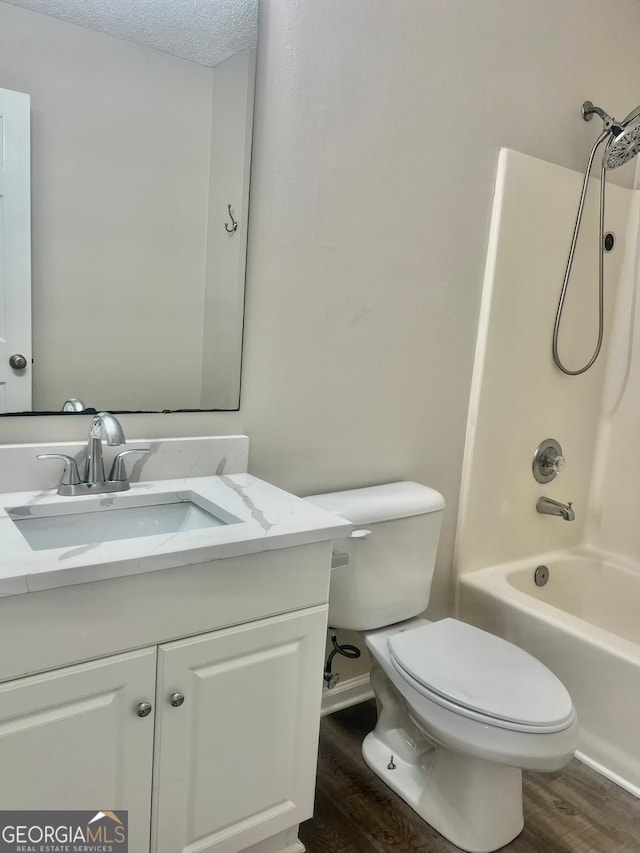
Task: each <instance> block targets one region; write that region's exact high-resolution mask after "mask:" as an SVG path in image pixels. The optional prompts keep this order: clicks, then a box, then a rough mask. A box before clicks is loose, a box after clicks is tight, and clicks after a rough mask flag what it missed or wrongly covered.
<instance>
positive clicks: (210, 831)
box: [0, 605, 327, 853]
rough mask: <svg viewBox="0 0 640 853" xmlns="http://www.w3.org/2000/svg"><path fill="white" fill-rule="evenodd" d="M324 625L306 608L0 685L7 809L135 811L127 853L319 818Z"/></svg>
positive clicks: (322, 614)
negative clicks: (316, 800) (316, 811)
mask: <svg viewBox="0 0 640 853" xmlns="http://www.w3.org/2000/svg"><path fill="white" fill-rule="evenodd" d="M326 623H327V607H326V606H325V605H321V606H315V607H309V608H306V609H304V610H299V611H296V612H293V613H285V614H282V615H277V616H272V617H269V618H266V619H260V620H257V621H254V622H250V623H248V624H242V625H238V626H234V627H231V628H226V629H221V630H218V631H212V632H208V633H206V634H199V635H197V636H194V637H190V638H187V639H183V640H177V641H174V642H169V643H163V644H161V645H159V646H152V647H150V648H146V649H142V650H139V651H134V652H130V653H126V654H120V655H114V656H111V657H107V658H102V659H100V660H95V661H89V662H87V663H83V664H78V665H76V666H70V667H65V668H61V669H57V670H54V671H51V672H47V673H43V674H41V675H35V676H29V677H25V678H19V679H16V680H13V681H7V682H5V683H3V684H0V767H1V768H2V772H1V773H0V809H18V810H31V809H34V810H54V809H71V810H78V809H95V810H103V811H104V810H106V809H109V810H118V809H127V810H128V812H129V849H130V850H131V851H132V853H144V851H151V853H182V851H193V850H198V851H199V853H207V851H211V853H238V851H242V850H245V849H246V848H248V847H252V848H253V846H254V845H256V844H257V843H258V842H261V841H264V840H265V839H268V838H271V837H272V836H275V835H277V834H278V833H281V832H283V831H285V830H287V829H289V828H291V827H292V826H294V825H296V824H298V823H299V822H300V821H301V820H304V819H306V818H307V817H309V816H310V815H311V814H312V812H313V798H314V788H315V767H316V754H317V739H318V721H319V711H320V702H321V689H322V678H321V671H322V669H321V667H322V654H323V650H324V640H325V634H326ZM154 729H155V739H154ZM152 780H153V794H152ZM150 826H151V839H150V829H149V828H150Z"/></svg>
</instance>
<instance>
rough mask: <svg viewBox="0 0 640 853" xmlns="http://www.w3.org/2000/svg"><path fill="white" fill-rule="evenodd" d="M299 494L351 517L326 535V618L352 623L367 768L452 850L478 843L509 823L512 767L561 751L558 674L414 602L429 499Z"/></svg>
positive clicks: (401, 486)
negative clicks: (358, 638)
mask: <svg viewBox="0 0 640 853" xmlns="http://www.w3.org/2000/svg"><path fill="white" fill-rule="evenodd" d="M307 500H309V501H311V502H313V503H314V504H316V505H317V506H320V507H322V508H324V509H327V510H329V511H330V512H334V513H336V514H337V515H340V516H342V517H344V518H346V519H348V520H349V521H351V522H352V524H353V525H354V530H353V532H352V534H351V536H350V537H349V538H348V539H342V540H337V541H335V542H334V550H333V561H332V562H333V564H334V565H335V568H332V571H331V583H330V591H329V625H330V626H331V627H332V628H336V629H340V628H342V629H345V630H352V631H359V632H361V633H362V635H363V638H364V641H365V643H366V645H367V648H368V649H369V652H370V654H371V659H372V664H373V665H372V671H371V687H372V689H373V692H374V694H375V697H376V702H377V706H378V718H377V723H376V727H375V729H374V730H373V731H372V732H370V733H369V734H368V735H367V737H366V738H365V740H364V743H363V746H362V753H363V756H364V759H365V761H366V763H367V764H368V766H369V767H370V768H371V770H373V772H374V773H376V774H377V775H378V776H379V777H380V778H381V779H382V780H383V781H384V782H385V783H386V784H387V785H388V786H389V787H390V788H391V789H392V790H394V791H395V792H396V793H397V794H398V795H399V796H400V797H402V799H403V800H404V801H405V802H406V803H408V804H409V805H410V806H411V807H412V808H413V809H414V810H415V811H416V812H417V813H418V814H419V815H420V816H421V817H422V818H423V819H424V820H425V821H426V822H427V823H429V824H430V825H431V826H432V827H434V829H436V830H437V831H438V832H440V833H441V834H442V835H444V836H445V838H447V839H449V841H451V842H452V843H453V844H455V845H456V846H458V847H460V848H461V849H462V850H468V851H473V853H488V851H492V850H497V849H498V848H500V847H503V846H504V845H505V844H508V843H509V842H510V841H511V840H512V839H513V838H515V837H516V836H517V835H518V834H519V833H520V832H521V830H522V828H523V825H524V821H523V813H522V769H527V770H539V771H554V770H559V769H560V768H561V767H563V766H564V765H565V764H566V763H567V762H568V761H569V760H570V759H571V757H572V756H573V753H574V750H575V749H576V747H577V742H578V723H577V718H576V713H575V710H574V707H573V703H572V701H571V697H570V696H569V694H568V693H567V691H566V689H565V687H564V686H563V684H562V683H561V682H560V681H559V680H558V678H556V676H555V675H554V674H553V673H552V672H551V671H550V670H548V669H547V668H546V667H545V666H544V665H543V664H542V663H541V662H540V661H538V660H537V659H536V658H534V657H532V656H531V655H529V654H528V653H527V652H525V651H524V650H523V649H520V648H518V647H517V646H514V645H513V644H512V643H509V642H507V641H506V640H502V639H500V638H499V637H496V636H494V635H493V634H489V633H487V632H486V631H482V630H480V629H479V628H476V627H474V626H472V625H468V624H466V623H464V622H460V621H459V620H457V619H450V618H449V619H442V620H440V621H437V622H429V621H427V620H426V619H424V618H420V614H422V613H423V612H424V610H425V609H426V607H427V605H428V603H429V596H430V591H431V582H432V579H433V571H434V567H435V557H436V550H437V546H438V538H439V534H440V525H441V522H442V516H443V514H444V509H445V501H444V498H443V497H442V495H440V494H439V493H438V492H436V491H434V490H433V489H430V488H428V487H426V486H422V485H420V484H418V483H409V482H404V483H389V484H387V485H382V486H372V487H369V488H363V489H353V490H349V491H342V492H332V493H330V494H324V495H312V496H311V497H309V498H307Z"/></svg>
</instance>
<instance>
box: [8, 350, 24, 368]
mask: <svg viewBox="0 0 640 853" xmlns="http://www.w3.org/2000/svg"><path fill="white" fill-rule="evenodd" d="M9 366H10V367H12V368H13V369H14V370H24V369H25V367H26V366H27V359H26V358H25V357H24V356H23V355H20V353H19V352H17V353H15V355H12V356H11V358H10V359H9Z"/></svg>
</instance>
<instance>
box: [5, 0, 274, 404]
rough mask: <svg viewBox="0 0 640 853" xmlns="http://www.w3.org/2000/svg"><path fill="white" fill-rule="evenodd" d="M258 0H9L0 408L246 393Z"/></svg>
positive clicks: (231, 397)
mask: <svg viewBox="0 0 640 853" xmlns="http://www.w3.org/2000/svg"><path fill="white" fill-rule="evenodd" d="M257 4H258V0H218V2H212V0H195V2H193V3H190V4H188V8H187V7H186V6H185V4H184V3H183V2H181V0H153V3H147V4H146V8H145V3H139V2H138V3H132V2H131V0H113V2H111V3H109V4H107V5H106V6H105V4H104V3H102V2H101V0H12V2H11V3H7V2H2V0H0V128H1V129H2V132H0V140H2V139H3V138H4V146H3V145H0V212H1V215H0V246H2V245H4V247H5V257H4V263H3V264H0V412H2V413H10V412H18V411H27V410H33V411H47V412H52V411H53V412H61V411H62V409H63V408H65V409H66V411H71V412H74V411H78V408H79V406H78V401H82V402H81V404H80V405H85V406H86V407H87V408H90V409H97V410H105V409H106V410H111V411H158V410H159V411H163V410H164V411H166V410H174V409H221V410H225V409H236V408H238V405H239V389H240V360H241V344H242V319H243V307H244V274H245V255H246V243H247V225H248V223H247V209H248V197H249V167H250V155H251V133H252V120H253V93H254V78H255V47H256V35H257ZM42 11H46V13H47V14H42ZM52 16H55V17H52ZM61 19H62V20H61ZM142 41H145V42H146V43H144V44H141V43H140V42H142ZM176 54H178V55H176ZM18 93H23V94H21V95H20V94H18ZM27 96H28V97H27ZM29 99H30V109H29ZM29 116H30V121H31V128H30V132H29V126H28V124H29ZM25 122H26V127H25ZM3 134H4V135H3ZM29 140H30V143H31V154H30V156H29ZM29 164H30V169H29ZM29 199H30V202H31V211H30V213H29ZM234 222H235V223H236V225H235V226H234ZM29 240H30V241H31V249H30V250H29ZM29 266H31V269H29ZM29 284H30V287H29ZM29 291H30V294H29ZM29 295H30V305H29ZM3 305H4V310H3V309H2V307H1V306H3ZM29 317H31V321H30V322H29ZM31 340H32V343H31ZM15 355H24V356H25V363H26V367H25V366H23V367H22V368H21V369H20V368H15V367H13V366H11V364H10V363H9V359H10V358H11V357H12V356H15ZM32 359H33V361H32ZM20 363H22V362H20ZM14 364H15V360H14Z"/></svg>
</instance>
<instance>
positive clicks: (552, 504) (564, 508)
mask: <svg viewBox="0 0 640 853" xmlns="http://www.w3.org/2000/svg"><path fill="white" fill-rule="evenodd" d="M536 510H537V511H538V512H541V513H542V514H543V515H558V516H560V517H561V518H564V520H565V521H575V518H576V514H575V512H574V511H573V505H572V503H571V501H569V503H566V504H563V503H560V501H554V500H553V498H538V502H537V503H536Z"/></svg>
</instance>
